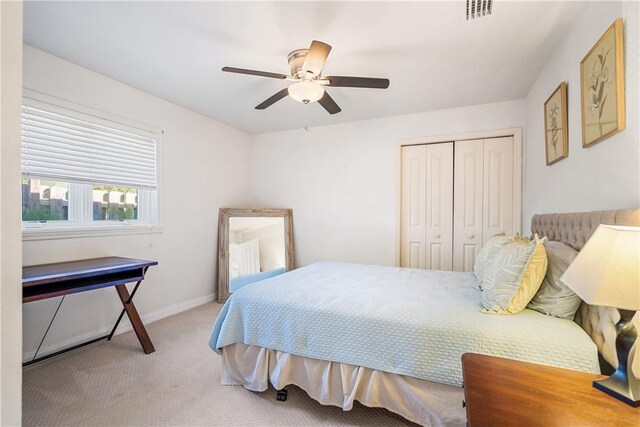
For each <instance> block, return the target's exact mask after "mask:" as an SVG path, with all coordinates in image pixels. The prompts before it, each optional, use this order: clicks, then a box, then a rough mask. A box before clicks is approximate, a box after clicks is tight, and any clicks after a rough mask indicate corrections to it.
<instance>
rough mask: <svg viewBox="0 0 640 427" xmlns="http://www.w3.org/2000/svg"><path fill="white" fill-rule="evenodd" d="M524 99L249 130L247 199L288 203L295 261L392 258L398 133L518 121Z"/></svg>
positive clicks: (390, 261)
mask: <svg viewBox="0 0 640 427" xmlns="http://www.w3.org/2000/svg"><path fill="white" fill-rule="evenodd" d="M524 107H525V105H524V100H520V101H509V102H501V103H495V104H488V105H478V106H472V107H464V108H456V109H450V110H442V111H433V112H427V113H420V114H412V115H406V116H398V117H390V118H384V119H376V120H368V121H361V122H352V123H345V124H340V125H334V126H324V127H318V128H313V129H311V130H310V131H309V132H306V131H305V130H302V129H301V130H293V131H286V132H276V133H269V134H262V135H254V136H252V143H253V146H252V150H251V169H252V170H253V174H252V177H253V191H254V198H255V202H256V203H255V205H256V206H259V207H278V208H293V222H294V227H293V228H294V245H295V252H296V265H299V266H300V265H306V264H309V263H311V262H315V261H321V260H337V261H347V262H360V263H370V264H380V265H394V264H395V261H396V244H397V242H396V239H397V233H398V220H397V218H398V214H399V213H398V210H397V203H398V199H397V197H398V192H399V188H398V182H399V181H398V179H399V173H400V172H399V149H398V140H399V139H404V138H417V137H426V136H434V135H443V134H455V133H462V132H471V131H482V130H493V129H503V128H511V127H520V126H522V125H523V123H524V120H525V109H524Z"/></svg>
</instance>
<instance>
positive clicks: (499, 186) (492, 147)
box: [482, 136, 514, 244]
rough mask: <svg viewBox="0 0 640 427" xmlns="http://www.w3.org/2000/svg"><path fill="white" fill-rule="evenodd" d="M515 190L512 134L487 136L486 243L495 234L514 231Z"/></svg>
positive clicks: (484, 217)
mask: <svg viewBox="0 0 640 427" xmlns="http://www.w3.org/2000/svg"><path fill="white" fill-rule="evenodd" d="M513 190H514V189H513V137H511V136H510V137H505V138H491V139H485V140H484V188H483V192H482V197H483V211H482V240H483V244H484V243H486V242H487V240H489V239H490V238H491V237H493V236H495V235H496V234H499V233H506V234H513V232H514V229H513V210H514V200H513V194H514V192H513Z"/></svg>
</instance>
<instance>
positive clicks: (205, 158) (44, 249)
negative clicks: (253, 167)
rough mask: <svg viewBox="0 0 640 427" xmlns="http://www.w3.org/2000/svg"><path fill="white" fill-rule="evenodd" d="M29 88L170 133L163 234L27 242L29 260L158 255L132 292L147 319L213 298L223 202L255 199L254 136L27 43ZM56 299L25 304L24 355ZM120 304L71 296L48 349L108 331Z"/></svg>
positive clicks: (100, 294)
mask: <svg viewBox="0 0 640 427" xmlns="http://www.w3.org/2000/svg"><path fill="white" fill-rule="evenodd" d="M24 87H25V88H28V89H32V90H35V91H39V92H43V93H45V94H48V95H51V96H56V97H59V98H62V99H65V100H68V101H72V102H75V103H78V104H81V105H86V106H89V107H92V108H96V109H98V110H101V111H105V112H108V113H111V114H116V115H118V116H122V117H125V118H128V119H131V120H135V121H138V122H141V123H146V124H149V125H152V126H155V127H158V128H160V129H163V130H164V138H163V141H162V144H163V147H162V159H161V165H160V174H161V185H162V187H161V189H160V197H161V198H162V203H163V205H164V212H163V219H162V225H163V227H164V231H163V232H162V233H160V234H147V235H130V236H113V237H98V238H76V239H62V240H46V241H26V242H24V264H25V265H31V264H39V263H47V262H57V261H65V260H72V259H81V258H90V257H99V256H106V255H118V256H125V257H134V258H143V259H153V260H157V261H159V263H160V264H159V265H158V266H157V267H152V268H151V269H150V270H149V273H148V275H147V279H146V280H145V281H144V282H143V284H142V285H141V288H140V290H139V291H138V293H137V295H136V299H135V301H136V305H137V307H138V311H139V312H140V314H141V316H142V318H143V320H146V321H150V320H155V319H158V318H160V317H163V316H166V315H169V314H172V313H174V312H176V311H179V310H182V309H185V308H188V307H190V306H193V305H197V304H201V303H204V302H206V301H207V300H211V299H213V296H214V294H215V292H216V287H215V278H214V276H215V272H216V264H217V257H216V255H215V254H216V253H217V249H216V248H217V224H218V209H219V208H220V207H243V206H245V205H247V203H248V201H249V200H248V197H249V179H248V178H247V176H248V173H247V172H248V169H247V163H248V162H247V160H246V159H247V156H248V154H249V148H250V147H249V135H248V134H246V133H244V132H240V131H238V130H235V129H233V128H230V127H228V126H226V125H223V124H221V123H219V122H216V121H214V120H212V119H209V118H206V117H204V116H201V115H199V114H196V113H194V112H192V111H189V110H186V109H184V108H182V107H179V106H177V105H175V104H171V103H169V102H167V101H164V100H162V99H159V98H157V97H155V96H151V95H149V94H147V93H145V92H142V91H139V90H137V89H134V88H132V87H129V86H126V85H124V84H121V83H119V82H117V81H115V80H112V79H109V78H107V77H105V76H103V75H100V74H97V73H95V72H92V71H90V70H87V69H85V68H82V67H79V66H77V65H75V64H72V63H70V62H67V61H64V60H62V59H60V58H57V57H55V56H52V55H49V54H47V53H45V52H43V51H40V50H38V49H35V48H33V47H31V46H26V45H25V47H24ZM212 102H215V101H214V100H212ZM229 176H233V177H234V178H233V185H229V183H230V180H229V178H228V177H229ZM16 188H17V186H16ZM57 302H58V299H51V300H45V301H40V302H33V303H29V304H26V305H25V306H24V354H25V356H30V355H31V354H32V353H33V351H34V350H35V348H36V347H37V345H38V342H39V340H40V339H41V337H42V334H43V333H44V330H45V329H46V326H47V324H48V321H49V319H50V317H51V315H52V314H53V311H54V310H55V306H56V304H57ZM120 307H121V306H120V303H119V300H118V299H117V296H116V293H115V291H114V290H113V288H107V289H102V290H98V291H93V292H86V293H81V294H76V295H72V296H67V298H66V300H65V302H64V304H63V305H62V308H61V310H60V313H59V314H58V318H57V320H56V322H55V323H54V325H53V327H52V329H51V331H50V332H49V338H47V341H46V342H45V344H44V346H43V349H45V350H47V349H49V350H55V349H56V348H59V347H61V346H68V345H69V344H71V343H74V342H77V341H79V340H82V339H86V338H88V337H94V336H96V335H97V334H98V333H101V332H106V331H108V330H109V329H110V327H111V326H112V325H113V323H114V321H115V319H116V317H117V315H118V314H119V312H120ZM121 329H122V328H121ZM151 339H152V340H153V336H152V337H151ZM159 350H160V351H161V349H159ZM41 352H42V350H41Z"/></svg>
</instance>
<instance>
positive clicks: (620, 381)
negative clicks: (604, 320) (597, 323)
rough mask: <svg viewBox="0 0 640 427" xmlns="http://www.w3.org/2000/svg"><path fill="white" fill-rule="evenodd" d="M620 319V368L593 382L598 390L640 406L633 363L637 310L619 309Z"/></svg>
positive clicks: (639, 389) (618, 328) (639, 387)
mask: <svg viewBox="0 0 640 427" xmlns="http://www.w3.org/2000/svg"><path fill="white" fill-rule="evenodd" d="M618 311H619V312H620V321H619V322H618V323H617V324H616V330H617V331H618V336H617V337H616V351H617V353H618V369H616V371H615V372H614V373H613V374H612V375H611V376H610V377H609V378H604V379H602V380H596V381H594V382H593V386H594V387H595V388H597V389H598V390H601V391H603V392H605V393H607V394H608V395H610V396H613V397H615V398H616V399H618V400H621V401H623V402H624V403H626V404H627V405H631V406H634V407H636V408H637V407H639V406H640V382H639V381H638V379H637V378H636V377H635V376H634V375H633V371H632V369H631V363H632V360H633V356H634V353H635V348H634V344H635V343H636V338H637V336H638V335H637V333H636V328H635V326H633V323H631V319H632V318H633V316H634V315H635V314H636V312H635V311H631V310H622V309H618Z"/></svg>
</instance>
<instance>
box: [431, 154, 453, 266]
mask: <svg viewBox="0 0 640 427" xmlns="http://www.w3.org/2000/svg"><path fill="white" fill-rule="evenodd" d="M425 208H426V224H425V232H426V236H425V240H426V264H427V267H426V268H428V269H430V270H452V269H453V143H452V142H450V143H445V144H432V145H428V146H427V151H426V204H425Z"/></svg>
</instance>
